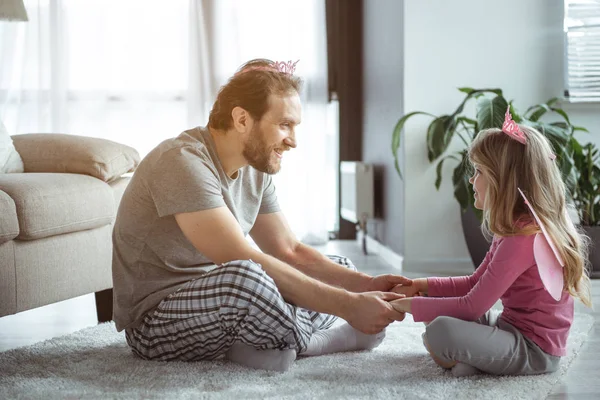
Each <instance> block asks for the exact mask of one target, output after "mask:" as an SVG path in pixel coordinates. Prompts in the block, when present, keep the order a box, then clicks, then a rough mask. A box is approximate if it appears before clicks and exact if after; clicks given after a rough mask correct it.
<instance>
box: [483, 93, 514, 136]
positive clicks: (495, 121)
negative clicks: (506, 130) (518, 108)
mask: <svg viewBox="0 0 600 400" xmlns="http://www.w3.org/2000/svg"><path fill="white" fill-rule="evenodd" d="M507 108H508V103H507V102H506V100H505V99H504V97H502V96H496V97H494V98H493V99H489V98H487V97H484V98H481V99H479V100H478V101H477V124H478V125H479V129H480V130H484V129H489V128H501V127H502V123H503V122H504V114H506V109H507Z"/></svg>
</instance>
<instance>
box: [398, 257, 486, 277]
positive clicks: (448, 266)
mask: <svg viewBox="0 0 600 400" xmlns="http://www.w3.org/2000/svg"><path fill="white" fill-rule="evenodd" d="M403 268H404V270H405V271H410V272H417V273H420V274H426V275H433V276H461V275H471V274H472V273H473V272H474V271H475V268H474V267H473V261H471V259H470V258H454V259H444V260H440V259H430V260H428V259H421V260H410V259H408V260H406V259H405V260H404V266H403Z"/></svg>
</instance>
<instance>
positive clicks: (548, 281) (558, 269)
mask: <svg viewBox="0 0 600 400" xmlns="http://www.w3.org/2000/svg"><path fill="white" fill-rule="evenodd" d="M519 193H521V196H523V199H524V200H525V204H527V207H529V210H530V211H531V213H532V214H533V217H534V218H535V220H536V222H537V224H538V226H539V227H540V229H541V231H542V233H541V234H539V233H538V234H537V235H536V236H535V240H534V242H533V255H534V257H535V262H536V264H537V267H538V271H539V273H540V278H542V283H543V284H544V287H545V288H546V291H548V293H550V295H551V296H552V297H553V298H554V300H556V301H559V300H560V299H561V297H562V292H563V287H564V284H565V283H564V277H563V267H564V265H565V263H564V262H563V260H562V258H561V257H560V254H559V253H558V251H557V250H556V246H555V245H554V242H553V241H552V238H551V237H550V235H549V234H548V232H547V231H546V227H545V226H544V224H542V221H541V220H540V219H539V217H538V216H537V214H536V213H535V211H534V209H533V207H532V206H531V204H530V203H529V201H528V200H527V197H525V194H523V192H522V191H521V189H519Z"/></svg>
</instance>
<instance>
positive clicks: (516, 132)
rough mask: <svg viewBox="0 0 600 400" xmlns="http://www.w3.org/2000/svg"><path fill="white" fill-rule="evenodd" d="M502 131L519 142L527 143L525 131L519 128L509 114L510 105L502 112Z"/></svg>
mask: <svg viewBox="0 0 600 400" xmlns="http://www.w3.org/2000/svg"><path fill="white" fill-rule="evenodd" d="M502 132H504V133H506V134H507V135H508V136H510V137H511V138H513V139H515V140H516V141H517V142H519V143H523V144H527V138H526V137H525V133H523V131H522V130H521V128H519V125H517V123H516V122H515V121H513V119H512V117H511V115H510V106H508V108H507V109H506V114H504V123H503V124H502Z"/></svg>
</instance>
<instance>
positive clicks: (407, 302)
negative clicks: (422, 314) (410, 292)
mask: <svg viewBox="0 0 600 400" xmlns="http://www.w3.org/2000/svg"><path fill="white" fill-rule="evenodd" d="M389 303H390V304H391V305H392V307H394V310H396V311H398V312H403V313H410V312H411V303H412V299H410V298H405V299H398V300H392V301H390V302H389Z"/></svg>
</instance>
